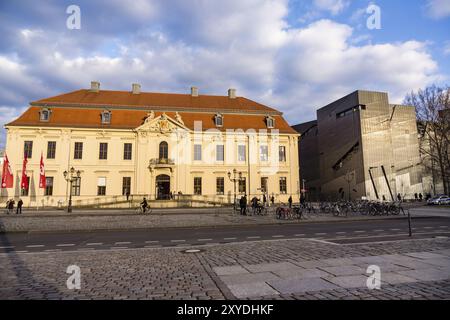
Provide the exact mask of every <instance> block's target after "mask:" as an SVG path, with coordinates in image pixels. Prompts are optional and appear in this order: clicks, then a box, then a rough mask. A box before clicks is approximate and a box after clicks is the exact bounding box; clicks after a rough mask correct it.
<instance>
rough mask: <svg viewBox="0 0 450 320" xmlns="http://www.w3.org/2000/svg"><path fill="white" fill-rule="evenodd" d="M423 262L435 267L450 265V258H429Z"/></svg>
mask: <svg viewBox="0 0 450 320" xmlns="http://www.w3.org/2000/svg"><path fill="white" fill-rule="evenodd" d="M423 262H425V263H428V264H431V265H433V266H437V267H444V268H445V267H450V258H447V257H445V258H430V259H426V260H423Z"/></svg>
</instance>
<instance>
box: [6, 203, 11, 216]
mask: <svg viewBox="0 0 450 320" xmlns="http://www.w3.org/2000/svg"><path fill="white" fill-rule="evenodd" d="M10 201H11V200H8V201H6V214H9V202H10Z"/></svg>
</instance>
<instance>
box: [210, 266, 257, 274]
mask: <svg viewBox="0 0 450 320" xmlns="http://www.w3.org/2000/svg"><path fill="white" fill-rule="evenodd" d="M213 270H214V272H215V273H216V274H217V275H218V276H224V275H230V274H246V273H249V272H248V270H246V269H244V268H243V267H242V266H240V265H235V266H226V267H214V268H213Z"/></svg>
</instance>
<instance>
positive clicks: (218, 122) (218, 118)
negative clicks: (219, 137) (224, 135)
mask: <svg viewBox="0 0 450 320" xmlns="http://www.w3.org/2000/svg"><path fill="white" fill-rule="evenodd" d="M214 119H215V122H216V127H222V126H223V115H221V114H220V113H218V114H216V116H215V118H214Z"/></svg>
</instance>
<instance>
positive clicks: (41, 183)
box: [39, 153, 47, 189]
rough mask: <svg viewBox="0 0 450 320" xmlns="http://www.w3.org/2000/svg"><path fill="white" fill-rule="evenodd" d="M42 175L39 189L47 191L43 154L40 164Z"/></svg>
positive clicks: (40, 174) (40, 175)
mask: <svg viewBox="0 0 450 320" xmlns="http://www.w3.org/2000/svg"><path fill="white" fill-rule="evenodd" d="M39 167H40V173H39V188H43V189H45V187H46V186H47V182H46V181H45V170H44V158H43V157H42V153H41V164H40V166H39Z"/></svg>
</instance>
